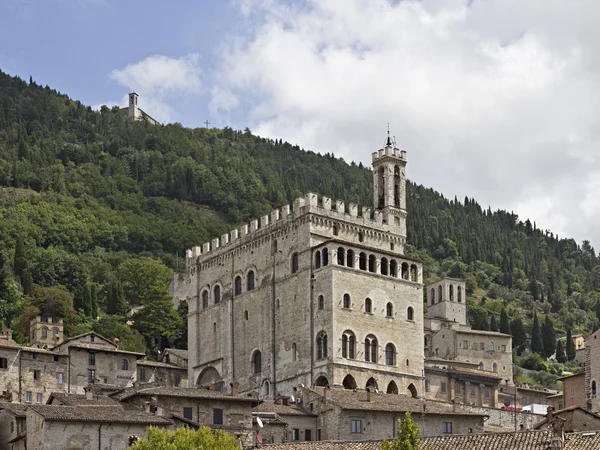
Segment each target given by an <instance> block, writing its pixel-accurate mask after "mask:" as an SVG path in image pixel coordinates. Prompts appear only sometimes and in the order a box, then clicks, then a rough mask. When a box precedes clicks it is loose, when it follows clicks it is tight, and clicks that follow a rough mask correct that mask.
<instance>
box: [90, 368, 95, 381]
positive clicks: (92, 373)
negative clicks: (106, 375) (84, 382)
mask: <svg viewBox="0 0 600 450" xmlns="http://www.w3.org/2000/svg"><path fill="white" fill-rule="evenodd" d="M95 379H96V371H95V370H94V369H88V383H93V382H94V380H95Z"/></svg>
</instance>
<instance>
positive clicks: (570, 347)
mask: <svg viewBox="0 0 600 450" xmlns="http://www.w3.org/2000/svg"><path fill="white" fill-rule="evenodd" d="M575 352H576V350H575V344H574V343H573V334H572V332H571V329H570V328H567V361H573V360H574V359H575Z"/></svg>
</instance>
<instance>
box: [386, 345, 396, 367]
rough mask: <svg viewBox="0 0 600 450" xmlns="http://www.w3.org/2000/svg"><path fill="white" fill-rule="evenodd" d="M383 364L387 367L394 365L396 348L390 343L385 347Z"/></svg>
mask: <svg viewBox="0 0 600 450" xmlns="http://www.w3.org/2000/svg"><path fill="white" fill-rule="evenodd" d="M385 364H386V365H387V366H395V365H396V346H395V345H394V344H392V343H391V342H390V343H389V344H387V345H386V346H385Z"/></svg>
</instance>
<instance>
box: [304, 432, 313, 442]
mask: <svg viewBox="0 0 600 450" xmlns="http://www.w3.org/2000/svg"><path fill="white" fill-rule="evenodd" d="M304 440H305V441H312V433H311V430H304Z"/></svg>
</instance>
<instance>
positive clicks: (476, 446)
mask: <svg viewBox="0 0 600 450" xmlns="http://www.w3.org/2000/svg"><path fill="white" fill-rule="evenodd" d="M552 436H553V435H552V432H551V431H522V432H519V433H517V434H516V435H515V434H514V433H493V434H469V435H449V436H436V437H430V438H424V439H421V449H423V450H425V449H427V450H548V449H549V447H550V443H551V441H552ZM381 443H382V441H362V442H356V441H354V442H340V441H321V442H296V443H285V444H270V445H264V446H262V447H261V448H265V449H268V450H381ZM563 448H564V450H598V449H599V448H600V432H587V433H570V434H567V435H566V439H565V445H564V447H563Z"/></svg>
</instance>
